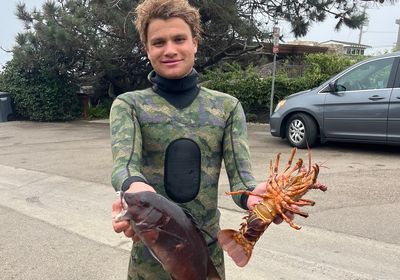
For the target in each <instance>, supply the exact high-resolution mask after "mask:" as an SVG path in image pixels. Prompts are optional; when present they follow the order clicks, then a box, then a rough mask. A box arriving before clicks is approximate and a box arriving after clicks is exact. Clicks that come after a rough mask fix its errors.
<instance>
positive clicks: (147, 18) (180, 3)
mask: <svg viewBox="0 0 400 280" xmlns="http://www.w3.org/2000/svg"><path fill="white" fill-rule="evenodd" d="M135 13H136V19H135V21H134V24H135V26H136V29H137V30H138V32H139V36H140V41H141V42H142V44H143V45H144V46H146V44H147V30H148V28H149V24H150V22H151V20H153V19H163V20H167V19H169V18H171V17H178V18H181V19H182V20H184V21H185V22H186V23H187V24H188V25H189V27H190V30H191V31H192V36H193V38H195V39H197V40H199V41H200V39H201V32H202V28H201V23H200V14H199V11H198V10H197V9H196V8H194V7H192V6H191V5H190V4H189V2H188V1H187V0H144V1H142V2H141V3H140V4H139V5H138V6H137V7H136V9H135Z"/></svg>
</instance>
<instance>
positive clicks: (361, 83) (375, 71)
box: [335, 57, 394, 91]
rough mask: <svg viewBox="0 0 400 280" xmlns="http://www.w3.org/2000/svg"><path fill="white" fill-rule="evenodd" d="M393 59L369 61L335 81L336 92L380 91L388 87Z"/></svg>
mask: <svg viewBox="0 0 400 280" xmlns="http://www.w3.org/2000/svg"><path fill="white" fill-rule="evenodd" d="M393 62H394V58H393V57H391V58H386V59H379V60H374V61H370V62H367V63H364V64H362V65H360V66H359V67H356V68H354V69H353V70H351V71H349V72H348V73H346V74H344V75H343V76H341V77H340V78H339V79H337V80H336V83H335V85H336V86H335V88H336V91H353V90H368V89H382V88H386V87H387V85H388V81H389V77H390V72H391V70H392V66H393Z"/></svg>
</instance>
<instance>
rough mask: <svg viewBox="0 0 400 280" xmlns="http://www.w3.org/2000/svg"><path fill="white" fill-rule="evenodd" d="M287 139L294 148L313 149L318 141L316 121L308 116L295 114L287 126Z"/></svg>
mask: <svg viewBox="0 0 400 280" xmlns="http://www.w3.org/2000/svg"><path fill="white" fill-rule="evenodd" d="M286 139H287V140H288V141H289V143H290V145H292V146H293V147H297V148H300V149H305V148H307V147H308V146H309V147H312V146H313V145H314V143H315V141H316V140H317V125H316V123H315V121H314V120H313V119H312V118H311V117H310V116H308V115H306V114H302V113H297V114H294V115H293V116H291V117H290V118H289V121H288V123H287V125H286Z"/></svg>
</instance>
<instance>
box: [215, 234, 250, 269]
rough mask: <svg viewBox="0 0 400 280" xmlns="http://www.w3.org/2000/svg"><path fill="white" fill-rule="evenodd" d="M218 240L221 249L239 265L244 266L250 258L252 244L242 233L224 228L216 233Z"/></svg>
mask: <svg viewBox="0 0 400 280" xmlns="http://www.w3.org/2000/svg"><path fill="white" fill-rule="evenodd" d="M218 242H219V244H220V245H221V247H222V249H223V250H224V251H226V252H227V254H228V255H229V256H230V257H231V258H232V260H233V261H234V262H235V263H236V265H237V266H239V267H244V266H245V265H246V264H247V263H248V262H249V260H250V257H251V254H252V252H253V244H251V243H250V242H249V241H247V240H246V239H245V238H244V237H243V235H242V234H241V233H240V232H239V231H236V230H233V229H224V230H221V231H220V232H219V233H218Z"/></svg>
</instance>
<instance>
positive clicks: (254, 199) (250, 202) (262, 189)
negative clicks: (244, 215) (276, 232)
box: [247, 182, 298, 224]
mask: <svg viewBox="0 0 400 280" xmlns="http://www.w3.org/2000/svg"><path fill="white" fill-rule="evenodd" d="M252 192H253V193H257V194H264V193H266V192H267V182H262V183H260V184H258V185H257V186H256V188H255V189H254V190H253V191H252ZM262 200H263V198H262V197H259V196H255V195H250V196H249V198H248V199H247V208H249V210H253V208H254V207H255V206H256V205H257V204H258V203H260V202H261V201H262ZM291 207H293V208H295V209H298V206H296V205H291ZM285 215H286V216H287V217H288V218H289V219H290V220H293V219H294V213H293V212H292V211H285ZM282 221H283V219H282V217H281V216H280V215H278V216H276V217H275V218H274V221H273V222H274V223H275V224H280V223H282Z"/></svg>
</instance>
